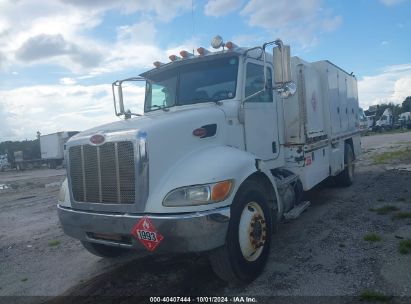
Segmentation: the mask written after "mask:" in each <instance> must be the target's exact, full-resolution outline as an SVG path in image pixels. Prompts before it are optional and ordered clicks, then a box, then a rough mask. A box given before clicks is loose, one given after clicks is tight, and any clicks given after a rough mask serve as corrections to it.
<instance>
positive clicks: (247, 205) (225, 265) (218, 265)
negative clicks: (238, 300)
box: [210, 180, 273, 284]
mask: <svg viewBox="0 0 411 304" xmlns="http://www.w3.org/2000/svg"><path fill="white" fill-rule="evenodd" d="M272 226H273V225H272V216H271V212H270V209H269V206H268V199H267V195H266V193H265V189H264V188H263V187H262V186H261V185H260V184H259V183H257V182H255V181H251V180H250V181H245V182H244V183H243V185H242V186H241V188H240V189H239V190H238V192H237V194H236V196H235V198H234V202H233V204H232V205H231V218H230V224H229V227H228V232H227V236H226V243H225V245H224V246H223V247H220V248H218V249H216V250H214V251H213V252H212V253H211V255H210V262H211V266H212V268H213V270H214V272H215V273H216V274H217V276H218V277H220V278H221V279H223V280H224V281H227V282H229V283H234V284H244V283H249V282H251V281H252V280H254V279H255V278H256V277H257V276H258V275H259V274H260V273H261V271H262V270H263V268H264V266H265V264H266V262H267V258H268V255H269V252H270V245H271V233H272Z"/></svg>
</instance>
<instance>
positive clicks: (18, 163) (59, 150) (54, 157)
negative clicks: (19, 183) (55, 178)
mask: <svg viewBox="0 0 411 304" xmlns="http://www.w3.org/2000/svg"><path fill="white" fill-rule="evenodd" d="M77 133H79V132H78V131H63V132H57V133H52V134H47V135H41V136H40V151H41V158H32V157H31V155H26V154H25V153H24V151H16V152H14V163H15V167H16V169H17V170H18V171H19V170H24V169H27V168H33V167H40V166H42V165H43V164H46V165H47V167H49V168H50V169H56V168H57V166H60V165H63V164H64V145H65V143H66V142H67V141H68V140H69V138H70V137H72V136H73V135H75V134H77Z"/></svg>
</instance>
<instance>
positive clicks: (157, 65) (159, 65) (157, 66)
mask: <svg viewBox="0 0 411 304" xmlns="http://www.w3.org/2000/svg"><path fill="white" fill-rule="evenodd" d="M153 65H154V66H155V67H156V68H157V69H158V68H159V67H161V66H162V65H164V63H162V62H160V61H154V62H153Z"/></svg>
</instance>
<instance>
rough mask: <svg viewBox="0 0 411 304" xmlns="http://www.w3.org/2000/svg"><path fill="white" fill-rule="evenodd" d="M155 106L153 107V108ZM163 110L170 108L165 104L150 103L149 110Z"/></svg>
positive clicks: (166, 110)
mask: <svg viewBox="0 0 411 304" xmlns="http://www.w3.org/2000/svg"><path fill="white" fill-rule="evenodd" d="M154 108H155V109H154ZM160 109H161V110H163V111H164V112H168V111H170V109H169V108H167V107H166V106H158V105H152V106H151V107H150V111H155V110H160Z"/></svg>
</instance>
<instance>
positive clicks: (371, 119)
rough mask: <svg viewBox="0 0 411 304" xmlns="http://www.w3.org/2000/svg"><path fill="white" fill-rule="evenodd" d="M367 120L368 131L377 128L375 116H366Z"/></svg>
mask: <svg viewBox="0 0 411 304" xmlns="http://www.w3.org/2000/svg"><path fill="white" fill-rule="evenodd" d="M366 118H367V126H368V130H369V131H372V130H373V128H374V126H375V115H369V116H366Z"/></svg>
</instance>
